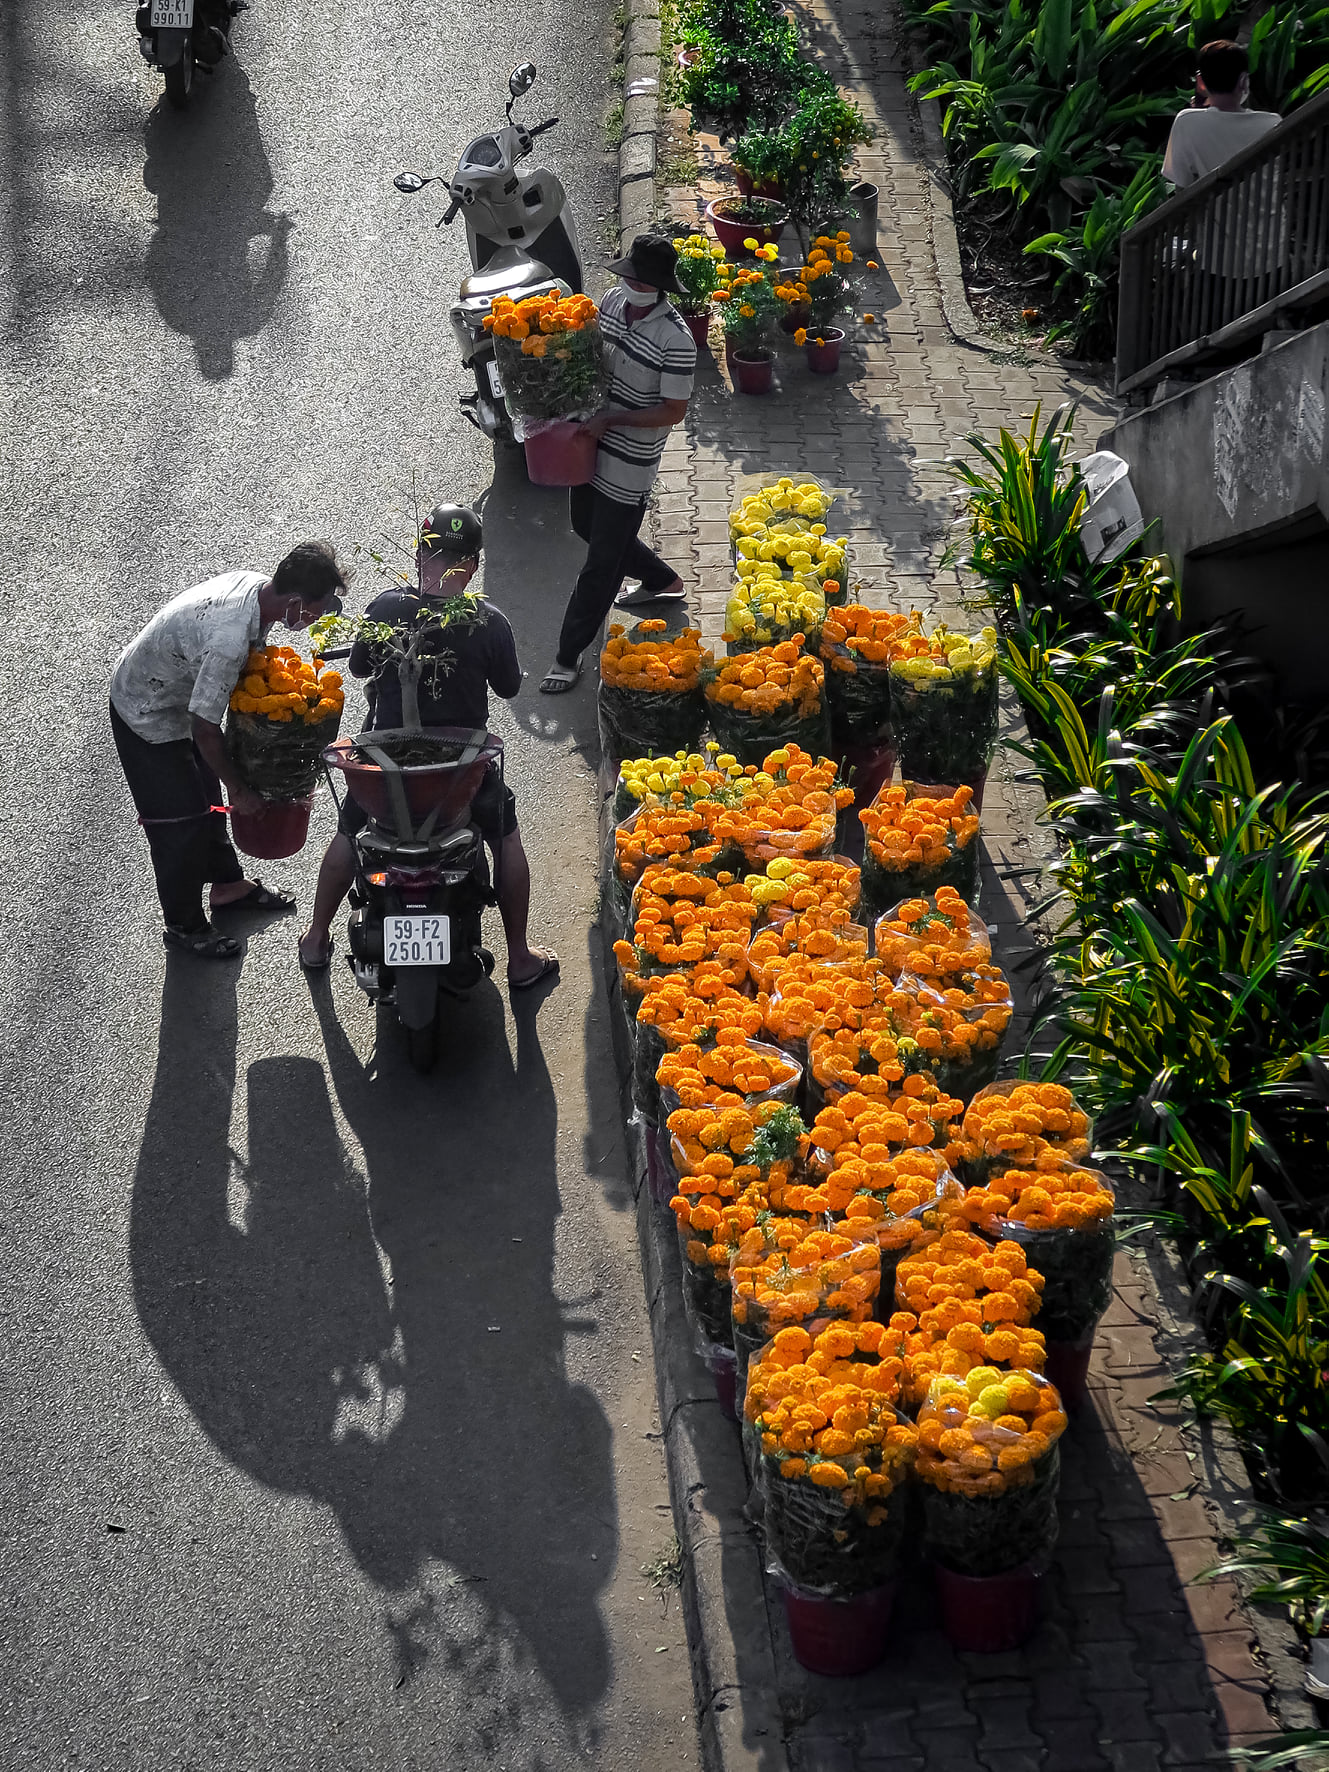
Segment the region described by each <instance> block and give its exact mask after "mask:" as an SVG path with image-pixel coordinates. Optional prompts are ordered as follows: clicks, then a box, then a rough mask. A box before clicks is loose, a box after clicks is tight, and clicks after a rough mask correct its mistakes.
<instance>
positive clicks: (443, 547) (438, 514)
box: [420, 505, 485, 560]
mask: <svg viewBox="0 0 1329 1772" xmlns="http://www.w3.org/2000/svg"><path fill="white" fill-rule="evenodd" d="M484 545H485V532H484V527H483V525H482V524H481V522H480V519H479V518H478V517H477V516H476V514H475V512H474V511H473V510H471V508H470V506H469V505H435V506H434V508H433V510H432V511H431V512H430V513H429V515H428V517H426V518H425V521H424V524H423V527H422V528H421V530H420V552H421V554H423V555H424V556H425V557H426V558H427V559H431V560H436V559H438V558H439V557H440V556H441V555H446V554H450V555H452V556H454V557H455V558H457V559H459V560H478V559H479V557H480V550H481V548H482V547H483V546H484Z"/></svg>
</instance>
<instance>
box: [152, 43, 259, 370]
mask: <svg viewBox="0 0 1329 1772" xmlns="http://www.w3.org/2000/svg"><path fill="white" fill-rule="evenodd" d="M144 140H145V142H146V146H147V160H146V163H145V165H144V168H143V183H144V184H145V185H146V187H147V188H148V190H149V191H151V192H152V193H153V194H154V195H155V196H156V199H157V224H156V231H155V233H154V234H153V236H152V240H151V242H150V243H149V246H148V251H147V258H146V260H145V263H144V267H143V273H144V278H145V280H146V282H147V285H148V288H149V289H150V290H151V291H152V296H153V300H154V301H155V302H156V304H157V307H158V310H159V312H160V313H161V317H162V319H163V320H164V321H165V322H166V324H167V325H168V326H169V327H170V328H171V330H172V331H173V332H179V333H182V334H183V335H184V336H185V337H186V338H188V339H190V340H191V341H192V342H193V346H194V352H195V355H196V357H197V359H198V367H199V369H200V371H201V372H202V374H203V375H204V376H205V377H206V379H207V380H208V381H222V380H224V379H225V378H226V377H227V376H229V375H231V374H232V373H233V372H234V369H235V344H236V340H237V339H241V338H254V337H256V336H257V334H258V333H260V332H261V331H262V330H263V328H264V327H265V326H266V325H267V324H268V321H269V320H270V319H271V318H272V315H273V312H274V310H275V309H276V306H277V301H278V298H279V296H280V295H281V292H282V288H283V286H284V284H285V282H286V277H287V272H288V269H289V257H288V253H287V235H288V233H289V232H290V230H291V228H292V227H293V226H294V223H293V222H292V220H291V217H290V216H289V215H285V214H276V215H274V214H272V213H271V212H270V211H269V209H268V200H269V198H270V197H271V195H272V190H273V178H272V168H271V167H270V165H269V164H268V156H267V153H266V152H265V150H264V147H263V138H262V136H261V135H260V133H259V126H258V111H257V107H256V105H255V103H254V95H253V92H252V90H251V88H250V85H249V81H248V79H247V78H246V76H245V73H244V70H243V69H242V68H241V67H240V65H239V64H238V63H237V62H236V61H235V60H234V58H232V57H228V58H227V60H226V61H224V62H223V63H222V64H221V67H220V69H219V70H218V72H217V74H216V75H215V76H214V77H213V79H212V81H211V85H210V90H209V91H208V93H207V95H206V99H205V100H204V101H201V102H199V103H197V104H196V105H194V106H193V107H192V108H191V110H190V111H189V112H188V114H187V115H185V116H183V117H182V116H180V115H179V114H177V113H176V112H175V111H172V110H171V109H170V107H169V106H168V105H167V104H166V102H165V100H163V101H162V102H161V103H160V104H159V105H158V106H157V107H156V108H155V110H153V111H152V112H151V114H150V115H149V117H148V120H147V123H146V125H145V126H144Z"/></svg>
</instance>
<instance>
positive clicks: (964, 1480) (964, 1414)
mask: <svg viewBox="0 0 1329 1772" xmlns="http://www.w3.org/2000/svg"><path fill="white" fill-rule="evenodd" d="M1065 1431H1066V1416H1065V1414H1064V1413H1063V1411H1062V1408H1061V1398H1060V1397H1059V1396H1058V1394H1057V1391H1056V1388H1055V1387H1054V1386H1053V1385H1050V1384H1049V1383H1048V1382H1047V1380H1046V1379H1045V1378H1043V1377H1041V1376H1040V1375H1039V1374H1038V1373H1036V1372H1026V1371H1022V1370H1020V1369H1018V1368H1017V1369H1016V1370H1014V1371H1000V1370H998V1369H997V1367H995V1366H975V1367H974V1368H973V1369H972V1370H971V1371H970V1372H969V1373H968V1374H967V1375H966V1376H965V1377H964V1378H963V1379H959V1378H938V1379H936V1380H934V1382H933V1384H932V1385H931V1387H930V1389H929V1391H928V1398H927V1401H926V1402H925V1403H924V1404H923V1405H922V1407H921V1408H920V1410H919V1412H918V1474H919V1476H920V1477H921V1478H922V1479H923V1481H924V1482H925V1483H931V1484H932V1485H933V1487H934V1488H937V1489H949V1490H956V1491H958V1492H959V1493H960V1494H964V1495H991V1494H995V1493H999V1492H1000V1491H1001V1490H1002V1489H1005V1488H1008V1487H1012V1486H1014V1485H1016V1484H1022V1483H1027V1482H1029V1481H1030V1480H1031V1479H1032V1475H1033V1472H1032V1467H1033V1466H1034V1465H1036V1464H1037V1463H1038V1461H1039V1459H1040V1458H1043V1457H1044V1456H1045V1455H1046V1454H1047V1453H1048V1452H1049V1451H1050V1450H1051V1448H1052V1447H1053V1446H1054V1445H1055V1444H1056V1443H1057V1441H1058V1440H1059V1439H1060V1438H1061V1436H1062V1434H1063V1433H1064V1432H1065Z"/></svg>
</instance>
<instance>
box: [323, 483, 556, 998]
mask: <svg viewBox="0 0 1329 1772" xmlns="http://www.w3.org/2000/svg"><path fill="white" fill-rule="evenodd" d="M483 546H484V531H483V529H482V527H481V524H480V519H479V517H478V516H477V515H476V513H475V512H474V511H472V510H470V509H468V508H467V507H466V506H465V505H437V506H436V507H435V508H434V510H433V511H432V512H431V513H430V516H429V519H428V521H427V522H426V523H425V525H424V528H423V530H422V532H421V535H420V538H419V542H418V544H417V547H416V561H417V564H418V567H419V577H420V588H419V589H418V590H410V589H408V588H406V587H402V588H400V589H395V590H390V591H383V592H381V593H380V594H379V595H378V596H377V597H375V598H374V600H373V602H372V603H371V604H370V605H369V607H368V609H366V611H365V619H366V621H376V622H385V623H387V624H388V625H389V626H391V627H409V626H411V625H412V624H413V623H414V621H415V619H416V617H417V616H418V615H419V614H420V612H421V611H422V610H427V609H428V608H429V605H430V603H431V602H442V601H444V600H446V599H447V598H449V597H457V596H460V595H461V593H462V592H463V591H464V590H465V589H466V587H467V586H468V585H469V584H470V582H471V580H472V578H474V576H475V574H476V571H477V570H478V569H479V565H480V552H481V549H482V548H483ZM422 651H423V652H424V653H425V655H426V656H428V654H430V653H442V654H445V655H446V662H445V664H444V667H443V668H442V669H440V670H436V671H435V670H431V669H430V668H429V666H428V664H426V666H425V668H424V670H423V672H422V673H421V677H420V686H419V697H420V721H421V724H422V725H424V726H465V727H468V728H470V729H471V730H475V729H476V728H480V727H487V726H488V724H489V692H490V690H491V689H492V690H493V692H494V693H495V695H500V696H502V697H503V699H504V700H505V701H510V700H511V699H512V697H513V696H514V695H516V693H517V691H518V690H519V689H520V688H521V680H522V673H521V665H520V664H519V663H518V661H517V646H516V642H515V641H514V639H513V637H512V628H511V627H510V625H509V623H508V619H507V617H506V616H505V615H504V614H503V613H502V611H501V610H499V609H496V608H495V607H494V605H493V604H492V603H490V602H487V601H481V602H480V603H479V604H478V605H477V608H476V613H475V618H474V620H468V621H465V622H458V623H451V624H449V625H448V627H447V628H442V627H439V628H437V629H436V630H435V631H434V632H433V633H431V634H430V635H429V636H427V638H426V639H425V641H424V642H423V645H422ZM350 670H351V675H352V676H355V677H366V678H368V679H369V685H368V690H367V694H368V697H369V719H368V722H367V727H366V729H367V730H369V731H386V730H389V729H391V728H393V727H399V726H400V725H401V723H402V705H401V684H400V682H399V680H398V677H397V672H396V670H395V668H394V667H392V666H391V665H387V666H385V663H384V661H383V660H382V659H381V658H376V657H375V655H374V647H373V645H372V643H367V642H366V641H364V640H357V641H356V643H355V645H354V646H353V647H352V649H351V657H350ZM365 816H366V815H365V814H364V812H362V811H361V809H360V808H359V807H358V806H357V805H356V804H355V802H354V800H347V802H346V805H345V808H344V810H343V813H342V823H341V828H340V829H339V830H338V832H337V835H336V836H335V837H334V838H333V839H332V842H331V843H330V844H329V845H328V851H327V854H326V855H325V856H324V857H323V865H322V867H321V868H320V869H319V875H318V888H317V891H316V892H315V895H314V909H313V913H312V916H311V918H310V923H309V928H308V929H307V930H306V932H305V934H304V935H303V936H302V937H301V939H300V964H301V965H302V966H303V967H304V968H305V969H306V971H321V970H322V969H323V968H324V967H325V966H326V965H327V964H328V962H329V960H330V959H331V957H332V945H333V944H332V920H333V918H334V917H335V916H336V914H337V911H338V909H339V908H340V906H341V903H342V901H343V899H344V898H345V897H346V894H347V893H348V892H349V891H350V889H351V883H352V881H353V880H354V878H355V852H354V850H353V849H352V847H351V838H352V837H353V836H354V835H355V834H356V832H357V831H358V830H360V829H361V828H362V827H363V825H364V823H365ZM471 816H472V818H473V819H474V821H475V823H476V825H477V826H478V827H479V830H480V834H481V835H482V836H483V838H484V840H485V842H486V843H487V844H488V845H489V850H490V853H491V854H492V856H493V858H494V883H495V890H496V892H497V895H498V908H499V914H500V916H501V917H502V919H503V932H504V934H505V936H506V937H507V944H508V984H509V987H510V988H511V989H513V990H529V989H530V988H531V987H532V986H533V985H537V984H539V983H541V982H542V981H543V980H544V979H547V978H552V977H554V976H555V975H556V974H557V972H558V956H557V954H553V953H550V952H549V951H548V950H547V949H545V948H539V947H532V946H531V945H530V943H529V941H528V940H527V919H528V916H529V912H530V902H531V869H530V863H529V862H528V861H527V859H526V851H525V849H524V848H523V847H522V841H521V833H520V831H519V830H518V828H517V803H516V801H515V799H514V798H513V795H512V790H511V789H510V788H509V787H508V786H507V784H506V783H505V782H504V781H503V780H502V779H501V778H500V777H499V775H498V774H497V772H496V771H494V770H491V771H490V772H489V774H488V775H487V776H486V777H485V780H484V782H483V784H482V786H481V788H480V791H479V793H477V795H476V796H475V799H474V801H473V802H472V805H471Z"/></svg>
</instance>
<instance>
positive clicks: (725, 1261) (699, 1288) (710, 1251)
mask: <svg viewBox="0 0 1329 1772" xmlns="http://www.w3.org/2000/svg"><path fill="white" fill-rule="evenodd" d="M669 1205H670V1208H671V1210H672V1211H673V1214H674V1218H675V1221H676V1223H677V1225H678V1242H679V1251H680V1254H681V1256H682V1262H683V1298H684V1303H685V1304H686V1305H687V1311H688V1318H689V1321H690V1322H691V1323H692V1326H693V1333H694V1335H695V1338H696V1345H697V1348H698V1351H699V1352H702V1353H705V1352H706V1350H707V1349H708V1348H710V1347H732V1346H733V1328H732V1325H731V1322H730V1313H729V1256H730V1252H731V1250H732V1249H733V1248H734V1247H735V1245H736V1244H737V1242H738V1239H739V1237H740V1236H741V1235H742V1234H743V1232H744V1231H745V1230H746V1229H747V1228H748V1227H749V1226H750V1225H753V1224H755V1223H756V1221H757V1217H758V1215H759V1214H760V1213H762V1212H764V1211H766V1210H767V1207H766V1198H765V1194H764V1192H763V1191H762V1190H761V1189H760V1188H759V1187H754V1188H749V1189H746V1190H745V1191H744V1193H743V1194H741V1195H740V1196H739V1197H738V1198H737V1199H736V1200H731V1201H728V1202H721V1203H717V1202H716V1201H715V1199H714V1198H713V1197H712V1196H709V1195H694V1196H688V1195H686V1194H683V1193H679V1194H675V1195H674V1197H673V1199H671V1200H670V1202H669Z"/></svg>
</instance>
